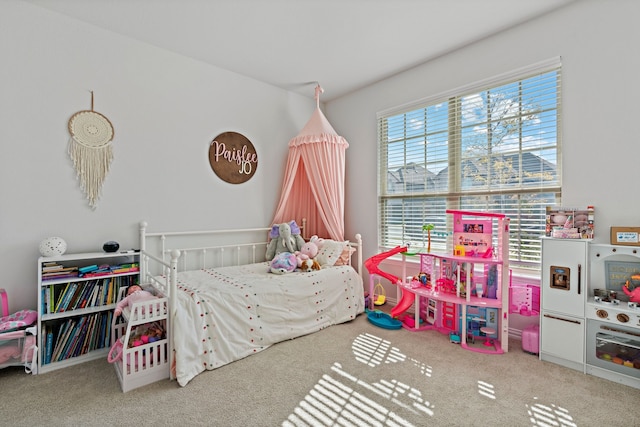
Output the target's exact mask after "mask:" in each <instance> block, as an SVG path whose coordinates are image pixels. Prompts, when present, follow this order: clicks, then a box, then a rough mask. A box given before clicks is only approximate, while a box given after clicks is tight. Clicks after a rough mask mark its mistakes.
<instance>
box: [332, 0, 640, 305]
mask: <svg viewBox="0 0 640 427" xmlns="http://www.w3.org/2000/svg"><path fill="white" fill-rule="evenodd" d="M638 16H640V2H637V1H634V0H616V1H613V0H610V1H606V0H597V1H596V0H591V1H589V0H583V1H578V2H576V3H572V4H570V5H569V6H567V7H565V8H563V9H561V10H559V11H557V12H554V13H552V14H549V15H546V16H544V17H541V18H539V19H536V20H534V21H531V22H529V23H527V24H524V25H521V26H518V27H517V28H514V29H511V30H508V31H505V32H503V33H501V34H499V35H496V36H494V37H490V38H487V39H485V40H482V41H479V42H477V43H475V44H473V45H471V46H467V47H465V48H463V49H461V50H458V51H456V52H452V53H450V54H448V55H445V56H443V57H440V58H438V59H436V60H434V61H431V62H429V63H427V64H424V65H422V66H419V67H416V68H414V69H411V70H409V71H406V72H403V73H400V74H398V75H396V76H394V77H391V78H389V79H386V80H384V81H382V82H380V83H377V84H374V85H371V86H369V87H367V88H365V89H362V90H360V91H357V92H355V93H353V94H350V95H348V96H345V97H342V98H340V99H338V100H334V101H332V102H329V103H327V105H326V108H325V110H326V116H327V118H328V119H329V121H330V122H331V123H332V125H333V126H334V127H335V129H340V132H341V134H342V135H343V136H344V137H345V138H346V139H347V140H348V141H349V143H350V148H349V157H348V159H347V171H348V173H347V178H348V185H347V189H346V191H347V201H346V210H347V212H348V214H347V224H346V228H347V230H349V229H352V230H353V229H355V230H357V231H358V232H360V233H362V234H363V236H365V245H366V249H365V254H366V255H365V257H366V256H371V254H373V253H376V252H377V251H378V247H377V241H376V236H377V214H376V213H377V183H378V179H377V169H376V165H377V134H376V131H377V129H376V113H377V112H378V111H382V110H385V109H388V108H391V107H395V106H399V105H403V104H406V103H410V102H412V101H415V100H418V99H421V98H426V97H429V96H433V95H437V94H440V93H443V92H446V91H450V90H452V89H455V88H459V87H462V86H465V85H467V84H470V83H473V82H476V81H479V80H483V79H486V78H489V77H492V76H496V75H499V74H503V73H505V72H509V71H512V70H516V69H519V68H522V67H525V66H528V65H531V64H535V63H537V62H540V61H543V60H546V59H550V58H553V57H557V56H561V57H562V67H563V82H562V84H563V88H562V97H563V98H562V103H563V105H562V112H563V123H562V132H563V148H562V151H563V162H562V168H563V205H566V206H574V207H585V206H587V205H594V206H595V220H596V224H595V226H596V234H595V241H596V242H598V243H609V227H610V226H613V225H620V226H637V225H640V198H639V197H637V196H636V195H637V193H638V184H639V176H640V144H639V143H638V141H637V136H636V134H637V133H638V130H637V128H638V121H639V120H638V115H639V113H640V107H639V106H638V99H640V85H639V84H638V73H639V70H640V55H638V52H637V41H638V40H640V27H639V26H638V23H637V20H638ZM443 37H446V34H443ZM422 42H423V43H425V44H428V43H429V40H423V41H422ZM404 47H405V45H401V46H400V47H399V48H404ZM409 48H411V49H419V48H420V43H417V42H416V43H415V44H414V45H410V46H409ZM391 272H392V273H394V274H398V273H399V271H398V270H395V271H391ZM390 291H392V292H393V294H392V295H395V291H394V290H390ZM388 293H389V292H388Z"/></svg>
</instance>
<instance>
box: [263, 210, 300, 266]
mask: <svg viewBox="0 0 640 427" xmlns="http://www.w3.org/2000/svg"><path fill="white" fill-rule="evenodd" d="M269 237H270V238H271V241H270V242H269V245H268V246H267V252H266V254H265V259H266V260H267V261H271V260H273V258H274V257H275V256H276V255H278V254H279V253H281V252H289V253H292V254H293V253H295V251H299V250H300V248H301V247H302V245H304V239H303V238H302V236H301V235H300V227H299V226H298V224H297V223H296V221H295V220H293V221H289V222H283V223H282V224H274V225H273V227H271V231H270V232H269Z"/></svg>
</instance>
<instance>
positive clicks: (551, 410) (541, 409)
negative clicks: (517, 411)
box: [527, 397, 576, 427]
mask: <svg viewBox="0 0 640 427" xmlns="http://www.w3.org/2000/svg"><path fill="white" fill-rule="evenodd" d="M534 400H537V397H536V398H534ZM527 413H528V414H529V420H530V421H531V425H532V426H539V427H576V423H575V422H574V421H573V417H571V415H569V411H568V410H566V409H565V408H560V407H558V406H556V405H554V404H550V405H545V404H543V403H541V402H536V403H534V404H533V405H527Z"/></svg>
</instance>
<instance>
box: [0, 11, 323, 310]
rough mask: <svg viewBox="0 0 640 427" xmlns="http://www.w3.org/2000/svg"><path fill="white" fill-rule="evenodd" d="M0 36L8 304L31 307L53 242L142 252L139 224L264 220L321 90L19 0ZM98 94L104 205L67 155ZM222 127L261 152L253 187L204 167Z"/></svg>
mask: <svg viewBox="0 0 640 427" xmlns="http://www.w3.org/2000/svg"><path fill="white" fill-rule="evenodd" d="M0 40H1V42H0V58H2V66H1V67H0V94H1V95H0V144H1V147H2V154H1V155H0V183H1V185H0V271H2V281H1V282H0V287H4V288H6V289H7V291H8V293H9V298H10V309H11V310H12V311H16V310H18V309H21V308H35V306H36V301H37V291H36V290H37V288H36V282H37V272H36V260H37V258H38V257H39V252H38V244H39V242H40V241H41V240H42V239H44V238H46V237H49V236H60V237H63V238H64V239H65V240H66V241H67V243H68V252H70V253H73V252H84V251H101V250H102V249H101V248H102V244H103V243H104V242H106V241H107V240H116V241H118V242H120V244H121V247H122V248H136V247H138V243H137V227H138V223H139V222H140V221H141V220H143V219H145V220H147V221H148V222H149V225H150V229H152V230H157V231H159V230H167V229H168V230H177V229H193V230H201V229H205V228H214V227H222V228H227V227H228V228H238V227H243V226H246V227H266V226H268V225H269V222H270V221H271V219H272V217H273V214H274V211H275V208H276V203H277V201H278V198H279V194H280V193H279V189H280V186H281V184H282V178H283V172H284V171H283V168H284V166H285V162H286V153H287V143H288V141H289V139H291V138H292V137H294V136H295V135H296V134H297V133H298V132H299V131H300V130H301V129H302V127H303V126H304V124H305V123H306V121H307V120H308V119H309V117H310V116H311V113H312V112H313V110H314V108H315V101H314V100H313V98H312V95H313V86H310V90H309V95H310V97H309V98H306V97H302V96H299V95H295V94H292V93H290V92H287V91H284V90H281V89H278V88H275V87H273V86H269V85H266V84H263V83H261V82H258V81H255V80H251V79H248V78H245V77H243V76H240V75H238V74H234V73H231V72H227V71H225V70H221V69H219V68H215V67H211V66H208V65H205V64H203V63H200V62H197V61H194V60H192V59H188V58H185V57H181V56H179V55H175V54H173V53H170V52H167V51H163V50H160V49H157V48H155V47H152V46H150V45H146V44H143V43H139V42H136V41H133V40H131V39H127V38H125V37H121V36H118V35H116V34H113V33H109V32H106V31H103V30H101V29H99V28H96V27H92V26H89V25H86V24H84V23H81V22H78V21H75V20H72V19H70V18H67V17H64V16H62V15H58V14H56V13H53V12H50V11H48V10H45V9H42V8H38V7H35V6H32V5H29V4H24V3H22V2H17V1H14V0H9V1H3V2H2V4H1V5H0ZM91 90H93V91H94V96H95V103H94V108H95V110H96V111H98V112H100V113H102V114H104V115H105V116H106V117H108V118H109V120H110V121H111V122H112V123H113V126H114V129H115V138H114V142H113V147H114V148H113V149H114V156H115V159H114V161H113V163H112V167H111V171H110V173H109V175H108V176H107V178H106V181H105V183H104V186H103V192H102V198H101V200H100V201H99V203H98V206H97V209H95V210H91V209H90V208H89V207H88V203H87V201H86V199H85V196H84V194H83V193H82V192H81V190H80V186H79V185H78V182H77V180H76V178H75V171H74V169H73V165H72V163H71V161H70V159H69V157H68V155H67V142H68V139H69V132H68V130H67V123H68V120H69V118H70V117H71V116H72V115H73V114H74V113H76V112H77V111H80V110H85V109H90V107H91V94H90V91H91ZM225 131H235V132H240V133H242V134H244V135H245V136H246V137H247V138H249V140H251V141H252V143H253V145H254V147H255V148H256V150H257V152H258V156H259V157H258V168H257V171H256V174H255V175H254V177H253V178H252V179H251V180H250V181H248V182H247V183H245V184H239V185H232V184H227V183H226V182H224V181H222V180H220V179H219V178H218V177H217V176H216V175H215V174H214V172H213V171H212V170H211V167H210V165H209V161H208V148H209V142H210V141H211V140H212V139H213V138H214V137H215V136H217V135H218V134H220V133H222V132H225Z"/></svg>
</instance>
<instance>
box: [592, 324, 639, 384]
mask: <svg viewBox="0 0 640 427" xmlns="http://www.w3.org/2000/svg"><path fill="white" fill-rule="evenodd" d="M587 364H588V365H591V366H596V367H598V368H602V369H605V370H607V371H612V372H616V373H618V374H622V377H620V378H623V377H631V378H635V379H636V380H640V330H639V329H638V328H634V327H629V326H622V325H618V324H612V323H609V322H603V321H600V320H593V319H589V320H588V321H587ZM611 379H612V380H614V379H618V380H619V378H611ZM621 382H625V381H621Z"/></svg>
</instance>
